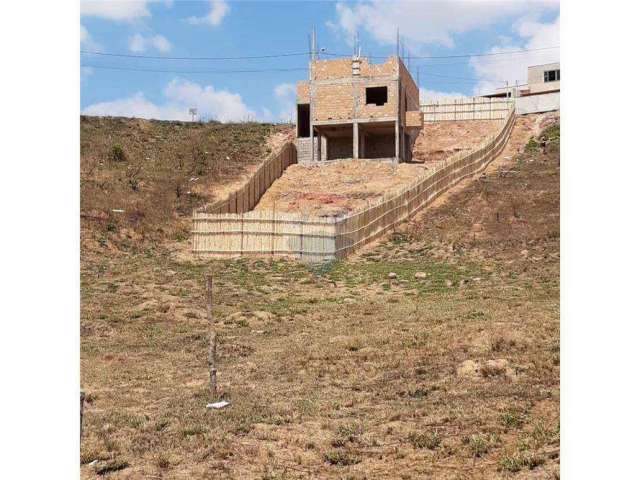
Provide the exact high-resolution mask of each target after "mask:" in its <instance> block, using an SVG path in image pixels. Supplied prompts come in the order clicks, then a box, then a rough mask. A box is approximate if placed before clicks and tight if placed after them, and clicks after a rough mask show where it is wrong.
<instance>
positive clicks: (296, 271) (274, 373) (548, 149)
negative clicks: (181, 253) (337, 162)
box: [81, 117, 560, 480]
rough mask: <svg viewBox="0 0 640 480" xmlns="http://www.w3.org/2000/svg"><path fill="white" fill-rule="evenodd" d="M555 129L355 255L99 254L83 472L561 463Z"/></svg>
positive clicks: (488, 473) (518, 469)
mask: <svg viewBox="0 0 640 480" xmlns="http://www.w3.org/2000/svg"><path fill="white" fill-rule="evenodd" d="M537 125H542V124H541V123H540V122H538V121H537V120H536V118H531V117H529V118H519V119H518V122H517V125H516V129H515V131H514V136H513V140H512V141H511V142H510V144H509V146H508V147H507V150H506V151H505V152H504V153H503V155H501V157H500V159H499V160H497V161H496V162H494V163H492V164H491V165H490V166H489V168H488V169H487V171H486V174H485V175H479V176H476V177H475V178H473V179H470V180H468V181H465V182H463V184H461V185H460V186H459V187H458V188H456V189H455V190H454V191H452V192H451V193H450V194H448V195H447V196H446V197H443V198H442V200H441V202H439V203H438V204H436V205H432V206H431V207H430V208H428V209H426V210H425V211H424V212H423V213H422V214H421V215H419V216H418V217H416V218H415V219H414V220H413V221H412V222H410V223H408V224H406V225H405V226H403V227H402V228H400V229H398V230H397V231H396V232H395V233H394V234H392V235H390V236H388V237H386V238H384V239H382V240H381V241H379V242H378V243H377V244H375V245H373V246H371V247H370V248H368V249H367V251H364V252H361V253H360V254H358V255H355V256H352V257H351V258H349V259H348V260H346V261H337V262H332V263H330V264H325V265H317V266H307V265H303V264H300V263H297V262H295V261H286V260H281V261H259V260H247V259H240V260H210V261H202V262H194V261H188V260H182V259H179V258H178V257H176V256H175V255H174V253H173V252H172V251H170V250H169V249H168V248H165V247H158V248H156V249H151V250H149V251H147V252H144V253H137V252H135V251H134V252H131V253H129V254H127V255H126V256H124V255H119V256H114V255H111V254H110V252H109V251H108V250H106V249H105V250H104V251H103V252H102V253H100V252H98V251H93V250H92V251H90V252H88V254H87V255H85V256H83V258H82V264H81V300H82V309H81V372H82V387H83V388H84V390H85V391H86V393H87V401H86V405H85V426H84V435H85V436H84V438H83V441H82V451H81V463H82V466H81V476H82V478H86V479H89V478H96V476H97V474H98V472H101V473H102V474H106V476H107V477H109V478H128V479H147V478H193V479H200V478H202V479H205V478H219V479H254V478H263V479H276V478H277V479H285V478H286V479H307V478H327V479H334V478H335V479H339V478H352V479H359V480H363V479H365V478H376V479H413V478H432V479H451V478H464V479H491V478H559V439H560V430H559V412H560V405H559V395H560V389H559V377H560V366H559V362H560V355H559V348H560V343H559V338H560V337H559V333H560V332H559V305H560V302H559V252H560V245H559V229H560V226H559V199H560V191H559V173H560V166H559V129H558V128H557V127H551V128H550V129H548V130H546V131H545V133H544V135H543V137H544V138H542V139H541V141H540V142H538V143H536V142H528V143H527V141H528V136H529V135H530V134H531V133H532V132H533V131H535V129H536V128H537ZM525 143H526V144H527V147H526V149H525V151H524V152H521V153H517V152H518V150H521V148H522V145H524V144H525ZM325 193H326V192H325ZM184 243H186V242H184ZM209 272H210V273H213V274H214V292H215V293H214V299H215V300H214V301H215V307H214V316H215V327H214V328H215V330H216V332H217V333H218V335H219V338H220V343H219V349H218V352H219V359H218V381H219V386H220V390H221V393H222V395H223V396H224V397H225V398H228V399H229V400H230V401H231V402H232V404H231V406H229V407H227V408H225V409H223V410H219V411H214V410H207V409H206V408H205V405H206V403H207V402H208V401H210V400H211V399H210V398H209V394H208V372H207V338H208V334H209V331H210V327H209V326H208V324H207V320H206V313H205V312H206V310H205V305H204V301H203V299H204V279H203V276H204V274H205V273H209ZM391 273H393V274H394V275H390V274H391ZM390 277H393V278H390Z"/></svg>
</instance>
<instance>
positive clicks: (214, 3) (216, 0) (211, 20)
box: [186, 0, 231, 27]
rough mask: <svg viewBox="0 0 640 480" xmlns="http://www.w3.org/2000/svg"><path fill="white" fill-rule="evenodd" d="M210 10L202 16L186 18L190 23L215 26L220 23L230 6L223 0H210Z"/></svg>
mask: <svg viewBox="0 0 640 480" xmlns="http://www.w3.org/2000/svg"><path fill="white" fill-rule="evenodd" d="M209 3H210V5H211V10H210V11H209V13H208V14H207V15H205V16H204V17H189V18H187V19H186V21H187V22H188V23H190V24H191V25H202V24H208V25H211V26H213V27H217V26H218V25H220V24H221V23H222V19H223V18H224V17H225V15H226V14H227V13H229V10H230V9H231V7H229V4H228V3H227V2H226V1H225V0H210V2H209Z"/></svg>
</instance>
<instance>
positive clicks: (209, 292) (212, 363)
mask: <svg viewBox="0 0 640 480" xmlns="http://www.w3.org/2000/svg"><path fill="white" fill-rule="evenodd" d="M205 283H206V301H207V320H209V328H210V329H211V333H209V355H208V363H209V390H210V392H211V400H212V401H216V400H217V399H218V398H217V397H218V378H217V377H218V370H217V369H216V350H217V347H218V337H217V335H216V332H215V331H214V330H213V275H211V274H210V273H208V274H206V275H205Z"/></svg>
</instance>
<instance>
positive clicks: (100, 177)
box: [80, 116, 286, 250]
mask: <svg viewBox="0 0 640 480" xmlns="http://www.w3.org/2000/svg"><path fill="white" fill-rule="evenodd" d="M284 128H286V127H280V126H274V125H269V124H259V123H243V124H220V123H215V122H211V123H191V122H164V121H163V122H161V121H155V120H152V121H149V120H142V119H125V118H101V117H84V116H83V117H81V120H80V139H81V150H80V152H81V183H80V185H81V209H82V227H83V228H82V233H83V246H84V247H89V248H97V249H99V248H100V246H102V247H109V246H113V247H115V248H117V249H121V250H130V249H135V248H137V247H140V246H144V247H148V246H149V243H150V242H149V241H147V240H150V241H151V242H153V243H155V242H159V241H163V240H172V239H177V240H180V239H184V238H186V236H188V229H189V224H188V222H187V221H185V220H186V218H188V217H189V216H190V215H191V212H192V210H193V209H194V208H195V207H197V206H200V205H203V204H204V203H206V202H208V201H211V200H212V199H214V197H216V195H217V194H219V193H220V191H221V188H222V187H223V186H224V185H226V184H229V183H230V182H232V181H234V180H236V179H238V178H239V177H241V176H242V175H243V174H244V173H245V172H246V169H247V167H250V166H251V165H255V164H257V163H258V162H259V161H260V160H262V159H264V158H265V156H266V155H267V154H268V153H269V152H268V150H267V147H266V146H265V139H266V138H267V137H268V136H269V135H270V134H272V133H274V132H275V131H278V130H282V129H284ZM118 150H121V151H122V155H119V154H118ZM114 209H116V210H124V212H123V213H118V212H113V211H112V210H114Z"/></svg>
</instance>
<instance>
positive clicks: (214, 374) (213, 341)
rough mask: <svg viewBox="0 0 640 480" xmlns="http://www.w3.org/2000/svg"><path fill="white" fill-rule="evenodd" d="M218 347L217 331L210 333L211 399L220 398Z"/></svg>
mask: <svg viewBox="0 0 640 480" xmlns="http://www.w3.org/2000/svg"><path fill="white" fill-rule="evenodd" d="M217 348H218V337H217V335H216V333H215V332H213V331H212V332H211V333H210V334H209V382H210V386H209V387H210V391H211V400H212V401H216V400H217V399H218V370H217V369H216V350H217Z"/></svg>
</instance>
